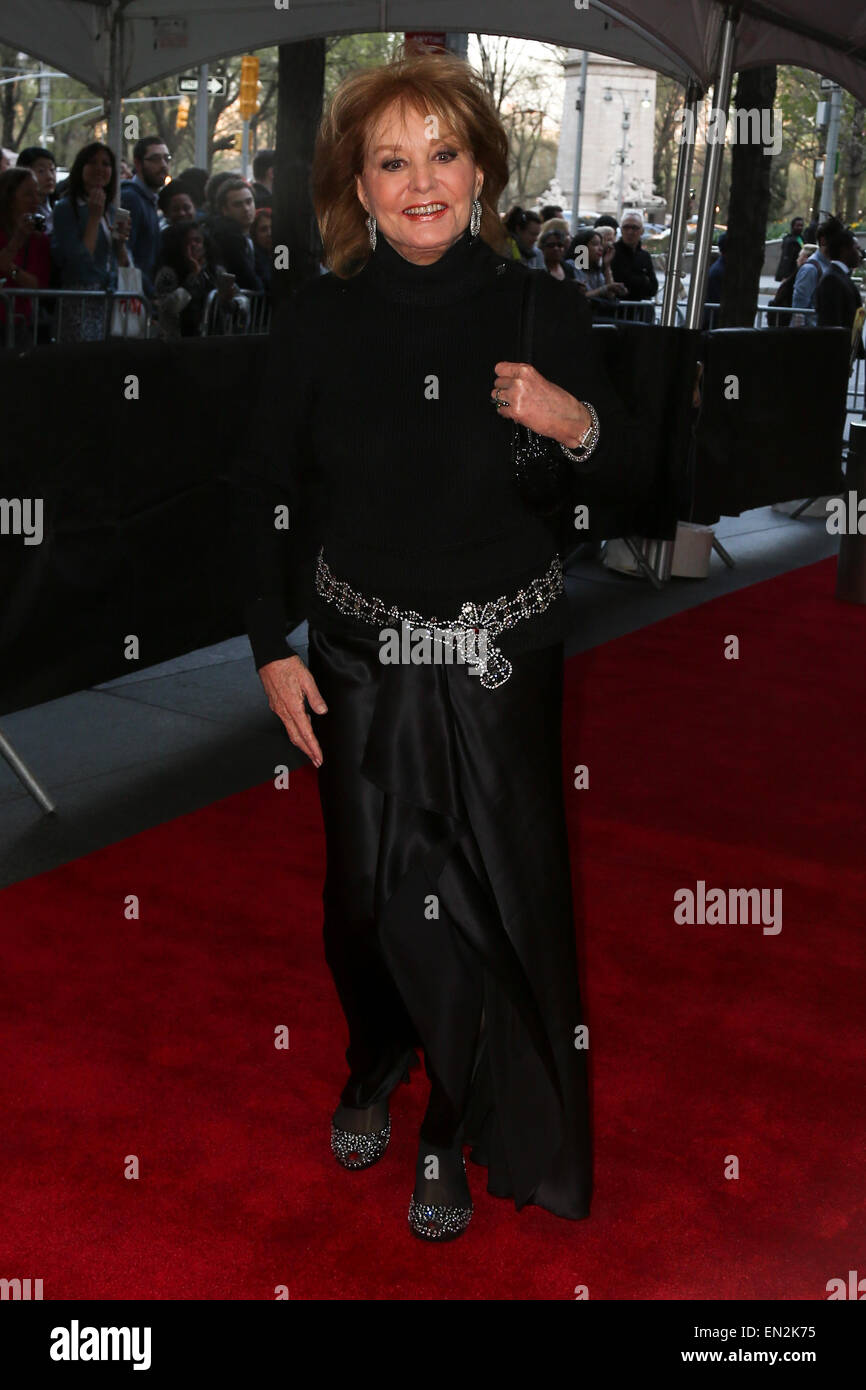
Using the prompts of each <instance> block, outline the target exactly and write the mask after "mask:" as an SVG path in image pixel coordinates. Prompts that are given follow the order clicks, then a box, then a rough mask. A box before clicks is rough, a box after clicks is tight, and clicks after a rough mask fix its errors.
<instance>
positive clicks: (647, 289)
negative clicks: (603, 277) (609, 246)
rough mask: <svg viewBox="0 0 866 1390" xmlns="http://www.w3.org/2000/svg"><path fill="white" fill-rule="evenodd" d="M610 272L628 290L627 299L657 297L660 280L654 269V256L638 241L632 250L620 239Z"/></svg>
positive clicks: (615, 248) (615, 249)
mask: <svg viewBox="0 0 866 1390" xmlns="http://www.w3.org/2000/svg"><path fill="white" fill-rule="evenodd" d="M610 273H611V275H612V276H613V278H614V280H619V281H620V283H621V284H623V285H625V287H626V289H627V290H628V294H627V295H626V298H627V299H655V297H656V295H657V294H658V288H659V282H658V279H657V278H656V273H655V270H654V269H653V263H652V256H651V255H650V253H649V251H645V250H644V249H643V247H642V246H641V244H640V242H638V244H637V246H636V247H635V248H634V250H632V248H631V247H630V246H626V244H625V242H624V241H622V240H620V241H618V242H617V243H616V246H615V247H614V252H613V259H612V260H611V263H610Z"/></svg>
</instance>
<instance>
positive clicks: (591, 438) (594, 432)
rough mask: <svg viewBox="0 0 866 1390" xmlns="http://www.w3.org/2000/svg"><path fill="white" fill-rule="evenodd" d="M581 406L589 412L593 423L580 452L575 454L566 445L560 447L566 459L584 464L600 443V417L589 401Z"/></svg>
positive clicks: (584, 437) (580, 447)
mask: <svg viewBox="0 0 866 1390" xmlns="http://www.w3.org/2000/svg"><path fill="white" fill-rule="evenodd" d="M580 404H581V405H582V406H583V408H584V409H585V410H588V411H589V416H590V420H591V421H592V423H591V424H590V427H589V429H588V430H587V432H586V434H585V435H584V436H583V443H582V444H579V445H578V449H579V451H580V452H579V453H574V452H573V451H572V450H571V449H567V448H566V447H565V445H564V444H560V446H559V447H560V449H561V450H562V452H563V453H564V454H565V457H566V458H569V459H571V461H572V463H583V461H584V459H587V458H589V456H590V454H591V453H592V451H593V449H594V448H595V446H596V444H597V443H598V435H599V429H598V416H597V415H596V413H595V409H594V407H593V406H591V405H590V403H589V401H581V402H580Z"/></svg>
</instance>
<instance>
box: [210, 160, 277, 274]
mask: <svg viewBox="0 0 866 1390" xmlns="http://www.w3.org/2000/svg"><path fill="white" fill-rule="evenodd" d="M255 215H256V205H255V201H254V199H253V193H252V189H251V188H250V186H249V184H248V183H247V182H246V180H245V179H242V178H240V177H239V176H238V175H237V174H232V175H230V176H229V178H227V179H224V180H223V182H222V183H221V184H220V185H219V190H218V192H217V194H216V216H215V217H214V218H213V220H212V222H211V223H210V231H211V236H212V237H213V242H214V248H215V251H216V259H217V260H218V261H219V262H220V264H221V265H223V266H225V268H226V270H227V271H228V272H229V274H230V275H234V277H235V281H236V283H237V286H238V289H241V290H262V289H264V286H263V284H262V281H261V279H260V278H259V276H258V274H257V273H256V253H255V247H254V245H253V240H252V236H251V234H250V232H251V228H252V225H253V219H254V218H255Z"/></svg>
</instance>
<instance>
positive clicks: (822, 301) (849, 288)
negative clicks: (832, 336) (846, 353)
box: [815, 228, 863, 357]
mask: <svg viewBox="0 0 866 1390" xmlns="http://www.w3.org/2000/svg"><path fill="white" fill-rule="evenodd" d="M826 253H827V256H828V257H829V260H830V264H829V265H828V267H827V269H826V271H825V273H824V274H823V275H822V277H821V279H820V281H819V282H818V286H817V288H816V290H815V309H816V310H817V314H818V325H819V327H821V328H847V329H848V330H849V331H850V330H851V328H852V327H853V324H854V318H855V315H856V313H857V310H858V309H860V308H861V307H862V304H863V301H862V300H861V298H860V291H859V290H858V288H857V286H856V285H855V284H854V281H853V280H852V279H851V271H852V270H855V269H856V268H857V266H858V265H859V264H860V262H861V260H862V259H863V256H862V252H861V250H860V246H859V244H858V242H857V238H856V237H855V235H854V233H853V232H849V231H847V230H846V229H844V228H843V229H842V230H841V231H838V232H833V233H832V234H831V235H830V236H829V237H828V238H827V242H826ZM857 355H858V357H862V356H863V349H862V343H861V344H858V352H857Z"/></svg>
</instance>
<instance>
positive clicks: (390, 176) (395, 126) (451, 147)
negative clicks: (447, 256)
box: [356, 106, 484, 265]
mask: <svg viewBox="0 0 866 1390" xmlns="http://www.w3.org/2000/svg"><path fill="white" fill-rule="evenodd" d="M483 182H484V175H483V174H482V172H481V170H480V169H479V168H478V167H477V165H476V163H475V160H474V159H473V157H472V154H471V152H470V151H469V150H467V149H464V148H463V147H462V146H461V144H460V142H459V140H457V139H455V138H454V137H453V136H452V134H451V132H450V131H448V130H447V129H446V128H445V125H444V122H443V121H442V120H441V119H440V118H439V117H438V116H436V115H433V114H432V113H431V114H430V115H429V116H427V117H424V116H423V115H422V114H421V113H420V112H418V111H414V110H411V109H409V108H406V109H405V110H401V109H400V108H399V107H398V106H391V107H389V108H388V110H387V111H385V112H383V113H382V116H381V117H380V118H379V120H378V121H377V122H376V124H375V126H374V127H373V129H372V130H371V131H370V133H369V138H368V141H367V153H366V158H365V162H364V169H363V172H362V173H361V174H360V175H359V177H358V179H357V183H356V187H357V193H358V198H359V199H360V202H361V204H362V206H363V208H364V209H365V211H366V212H368V213H372V215H373V216H374V217H375V219H376V224H377V227H378V230H379V231H380V232H381V233H382V234H383V235H384V236H385V237H387V239H388V241H390V243H391V245H392V246H393V247H394V249H395V250H396V251H399V253H400V255H401V256H405V258H406V260H407V261H414V262H415V263H416V264H417V265H427V264H429V263H430V262H431V261H438V259H439V257H440V256H442V255H444V253H445V252H446V251H447V250H448V248H449V246H452V245H453V243H454V242H455V241H456V240H457V238H458V237H460V236H462V234H463V232H464V231H465V230H466V227H467V226H468V224H469V216H470V213H471V211H472V200H473V198H475V197H477V195H478V194H479V193H480V192H481V186H482V184H483Z"/></svg>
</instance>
